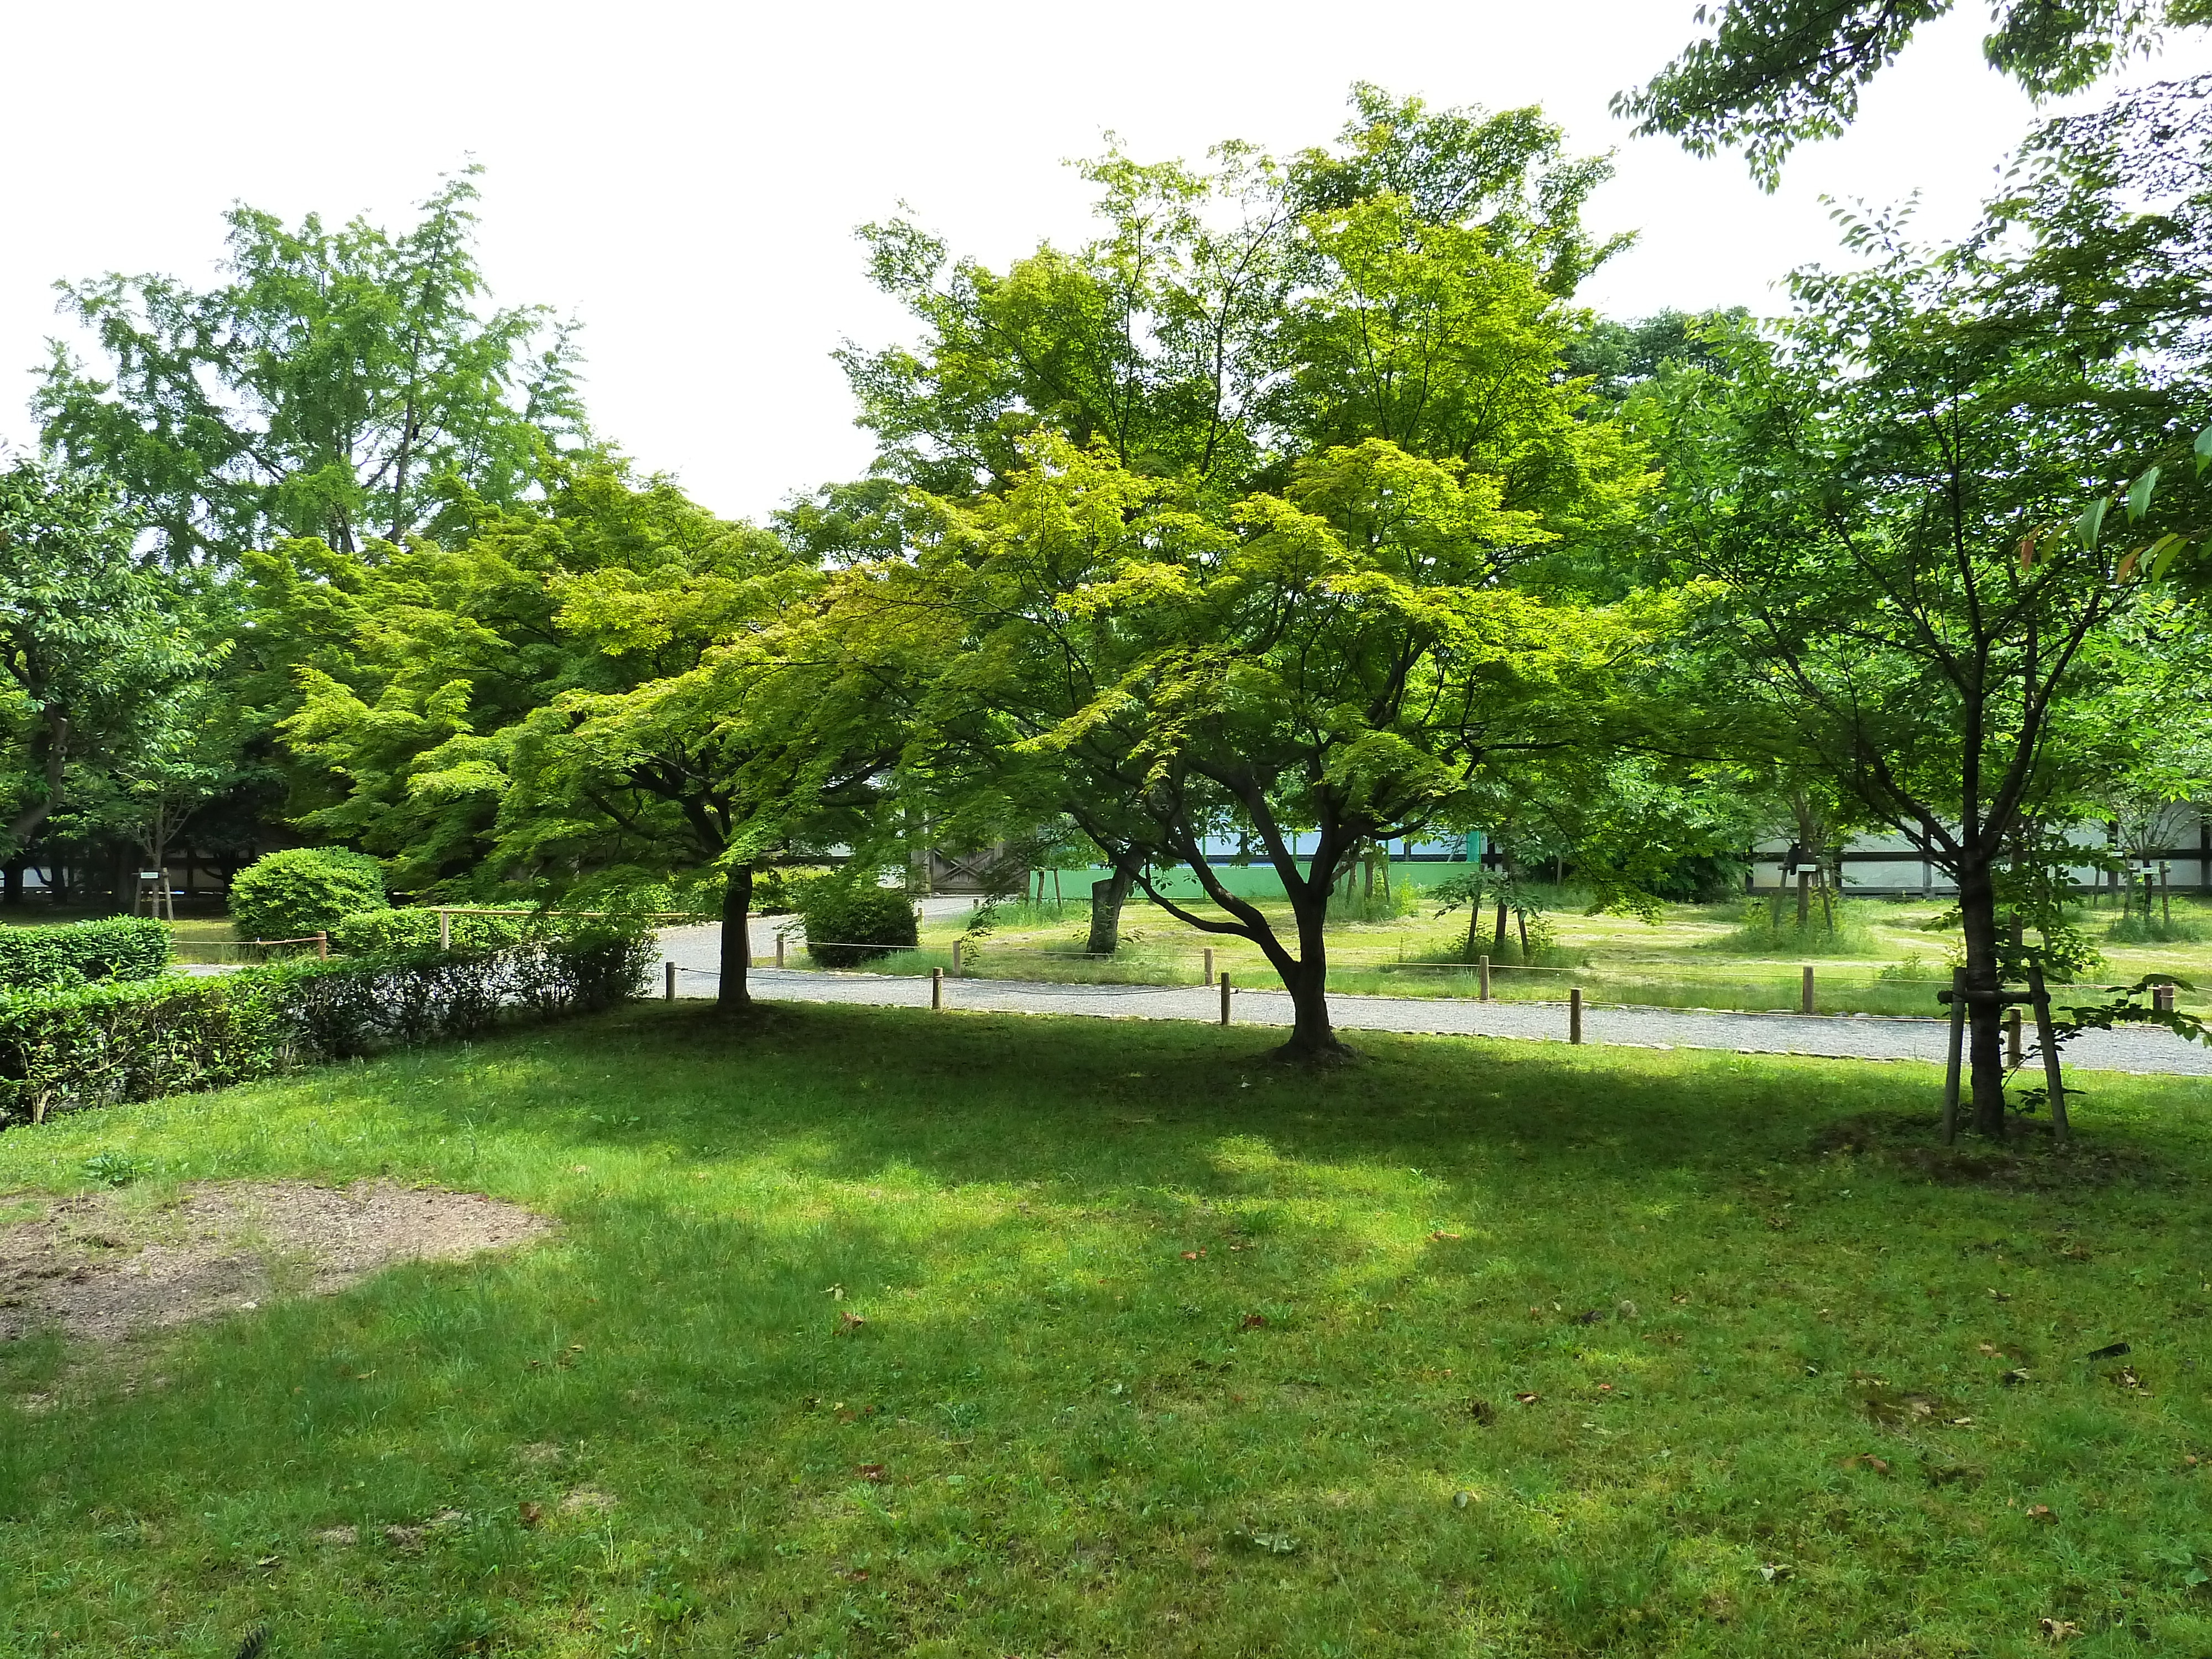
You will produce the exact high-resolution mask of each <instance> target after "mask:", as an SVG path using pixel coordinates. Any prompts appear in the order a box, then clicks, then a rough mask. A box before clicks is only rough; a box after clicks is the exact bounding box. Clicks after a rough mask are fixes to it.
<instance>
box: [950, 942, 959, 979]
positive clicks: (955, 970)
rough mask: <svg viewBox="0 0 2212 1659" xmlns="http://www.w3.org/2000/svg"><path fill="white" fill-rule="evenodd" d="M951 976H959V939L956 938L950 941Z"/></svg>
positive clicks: (956, 977)
mask: <svg viewBox="0 0 2212 1659" xmlns="http://www.w3.org/2000/svg"><path fill="white" fill-rule="evenodd" d="M952 977H953V978H955V979H958V978H959V977H960V941H959V940H958V939H954V940H953V941H952Z"/></svg>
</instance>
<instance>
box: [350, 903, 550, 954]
mask: <svg viewBox="0 0 2212 1659" xmlns="http://www.w3.org/2000/svg"><path fill="white" fill-rule="evenodd" d="M566 920H567V919H566V918H562V917H557V916H544V917H539V916H455V917H454V918H453V922H452V930H453V949H455V950H456V951H501V950H505V949H507V947H509V946H511V945H520V944H522V943H523V942H524V941H525V940H526V939H545V938H566V937H568V936H569V935H570V934H571V933H573V932H574V930H573V928H571V927H567V926H565V925H563V924H564V923H565V921H566ZM330 935H331V950H333V951H343V952H344V953H345V954H346V955H348V956H349V957H358V956H370V955H374V954H377V953H379V952H383V951H435V949H437V948H438V913H437V912H436V911H435V910H419V909H410V910H363V911H362V912H361V913H360V914H359V915H351V916H348V917H347V918H346V919H345V920H344V921H341V922H338V923H337V925H336V926H334V927H331V929H330Z"/></svg>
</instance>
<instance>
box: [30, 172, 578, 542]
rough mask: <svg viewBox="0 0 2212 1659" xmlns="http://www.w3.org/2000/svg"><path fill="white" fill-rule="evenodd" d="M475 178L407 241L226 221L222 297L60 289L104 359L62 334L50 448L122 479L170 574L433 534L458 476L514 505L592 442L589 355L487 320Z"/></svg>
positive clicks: (125, 280) (558, 332) (358, 223)
mask: <svg viewBox="0 0 2212 1659" xmlns="http://www.w3.org/2000/svg"><path fill="white" fill-rule="evenodd" d="M477 172H478V169H477V167H473V166H471V167H466V168H464V169H463V170H462V171H461V172H459V173H456V174H453V175H452V176H450V177H448V178H447V179H446V180H445V181H444V182H443V183H442V184H441V185H440V187H439V188H438V190H437V191H435V193H433V194H432V195H431V197H429V199H428V200H427V201H425V202H424V203H423V204H422V217H421V219H420V220H419V221H418V222H416V224H415V225H414V226H413V227H412V228H410V229H408V230H406V231H404V232H402V233H400V234H396V235H395V234H391V233H389V232H387V231H386V230H384V229H382V228H379V227H377V226H374V225H372V224H370V223H368V222H367V221H365V220H362V219H358V218H356V219H354V220H351V221H349V222H347V223H346V224H344V225H343V226H340V227H338V228H330V227H328V226H326V225H325V223H324V222H323V221H322V220H321V219H320V218H319V216H315V215H313V214H310V215H309V216H307V218H306V219H305V220H304V221H302V222H301V224H300V225H299V226H298V227H297V228H291V227H288V226H286V225H284V224H283V222H281V221H279V220H278V219H276V217H275V216H273V215H270V214H268V213H264V212H261V211H259V210H256V209H253V208H250V207H246V206H243V205H240V206H239V207H236V208H234V209H233V210H231V211H230V212H229V214H228V216H226V222H227V224H228V227H229V234H228V257H227V258H226V260H225V266H226V270H227V272H228V278H229V280H228V281H227V282H224V283H222V284H221V285H219V286H217V287H214V288H210V289H194V288H191V287H190V286H188V285H187V284H185V283H181V282H179V281H178V280H177V279H175V278H173V277H169V276H123V275H121V274H119V273H111V274H109V275H107V276H100V277H96V278H93V279H90V280H88V281H84V282H76V283H61V284H59V287H60V290H61V294H62V306H63V308H64V311H66V312H67V313H70V314H71V315H73V316H74V317H75V318H76V319H77V320H78V321H79V322H81V323H82V324H83V325H85V327H86V328H87V329H88V330H89V331H91V333H92V334H93V336H94V338H95V339H96V340H97V342H98V344H99V354H100V358H101V359H102V360H103V361H101V362H98V363H97V364H95V365H93V366H88V365H87V364H85V363H84V362H81V361H80V360H79V359H78V358H77V357H76V356H75V355H74V353H73V352H72V351H71V350H70V348H69V347H68V346H67V345H65V344H64V343H61V342H59V341H57V342H55V343H54V344H53V346H52V359H51V361H50V362H49V363H48V365H47V368H46V375H45V379H44V381H43V383H42V385H41V386H40V389H39V392H38V396H37V398H36V399H35V404H34V407H35V409H36V411H37V413H38V415H39V417H40V421H41V422H42V427H41V435H42V437H43V440H44V441H45V443H46V446H47V447H49V448H50V449H52V451H54V452H55V453H58V454H59V455H61V456H63V457H64V458H65V459H68V460H69V461H70V463H72V464H73V465H79V466H85V467H94V468H97V469H99V470H100V471H101V472H102V473H104V474H105V475H106V477H109V478H110V479H112V480H113V481H114V483H116V484H117V485H118V487H119V488H120V489H121V490H122V492H123V495H124V498H125V501H126V502H127V503H128V504H129V505H130V506H131V507H132V508H133V509H134V510H135V511H136V512H137V513H138V514H139V516H140V518H141V520H143V524H144V525H145V526H146V528H147V530H148V531H149V532H150V534H151V536H152V537H153V538H154V540H155V544H156V545H157V547H158V550H159V552H160V554H161V556H162V557H163V558H164V559H166V560H167V562H170V563H171V564H173V565H178V566H185V565H210V566H214V567H216V568H228V567H230V566H232V565H234V563H235V562H237V561H238V560H239V559H240V557H241V556H244V555H245V554H246V552H247V551H249V550H252V549H256V548H261V547H265V546H268V545H270V544H272V543H273V542H275V541H276V540H277V539H279V538H283V537H286V536H312V537H318V538H321V539H322V540H324V541H325V542H327V543H328V544H330V545H331V547H332V548H334V549H336V550H339V551H341V552H349V551H352V550H356V549H358V548H359V547H361V546H362V544H364V543H365V542H366V541H367V540H368V538H371V537H382V538H384V539H386V540H387V541H391V542H395V543H396V542H400V541H403V540H404V539H405V538H406V537H408V536H409V535H410V534H412V533H415V532H418V531H428V532H439V531H441V530H442V529H444V528H446V527H447V525H446V523H445V521H444V520H442V519H441V512H442V510H443V509H444V508H445V507H447V504H449V503H450V502H451V501H452V500H453V495H452V492H451V490H450V489H449V488H448V486H449V485H450V483H452V482H453V481H454V480H457V479H458V480H461V481H464V482H465V483H466V484H467V485H468V487H469V489H471V491H472V492H473V493H474V494H475V495H477V497H478V498H480V499H482V500H485V501H492V502H505V501H515V500H519V499H521V498H522V497H523V496H524V495H526V494H528V493H529V492H530V490H531V489H532V485H533V484H534V483H537V482H538V477H539V471H540V467H541V465H542V462H543V459H544V454H545V453H546V452H547V451H548V450H549V449H551V448H559V447H564V446H571V445H574V443H576V442H577V441H580V438H581V436H582V433H583V425H584V416H583V410H582V404H581V402H580V398H579V397H578V395H577V386H576V380H575V374H576V364H577V356H576V351H575V348H574V337H573V331H572V329H571V327H570V326H568V325H563V324H560V323H558V322H556V319H554V318H553V317H552V316H551V315H550V313H548V312H546V311H545V310H544V307H530V306H525V307H509V308H506V309H498V310H488V309H487V308H486V307H485V305H484V300H485V289H484V283H483V273H482V271H481V270H480V269H479V268H478V266H477V258H476V252H475V246H474V240H475V229H476V212H475V203H476V200H477V184H476V179H477Z"/></svg>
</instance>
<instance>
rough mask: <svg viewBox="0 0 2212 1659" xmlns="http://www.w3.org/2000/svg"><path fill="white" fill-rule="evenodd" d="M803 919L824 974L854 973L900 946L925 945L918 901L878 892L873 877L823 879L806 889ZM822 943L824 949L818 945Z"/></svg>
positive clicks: (888, 889)
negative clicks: (828, 970) (833, 970)
mask: <svg viewBox="0 0 2212 1659" xmlns="http://www.w3.org/2000/svg"><path fill="white" fill-rule="evenodd" d="M799 916H800V918H801V920H803V921H805V924H806V954H807V955H808V956H810V957H813V958H814V960H815V961H816V962H817V963H820V964H821V965H822V966H823V967H824V968H851V967H854V966H856V965H858V964H859V963H863V962H872V961H874V960H875V959H876V958H877V957H887V956H889V955H890V953H891V951H892V949H893V948H894V947H895V946H897V945H914V944H917V943H919V942H920V939H921V933H920V931H919V928H918V927H917V925H916V923H915V919H914V901H913V900H911V899H909V898H908V897H907V896H906V894H905V893H904V892H903V891H902V890H900V889H898V888H896V887H878V886H877V885H876V884H875V883H874V881H873V880H872V879H870V878H869V875H868V874H865V873H864V874H862V875H860V876H857V877H855V876H848V875H844V874H839V875H836V876H824V877H823V878H821V879H819V880H817V881H810V882H807V883H805V884H803V885H802V886H801V887H800V889H799ZM817 939H819V940H822V941H823V943H821V944H818V945H817V943H815V941H816V940H817Z"/></svg>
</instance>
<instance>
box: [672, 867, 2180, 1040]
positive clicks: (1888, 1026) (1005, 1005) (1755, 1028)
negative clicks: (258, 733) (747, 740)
mask: <svg viewBox="0 0 2212 1659" xmlns="http://www.w3.org/2000/svg"><path fill="white" fill-rule="evenodd" d="M940 902H942V901H940ZM963 903H964V901H963ZM776 926H777V924H776V922H775V921H763V920H761V919H760V918H755V919H754V921H753V954H754V956H755V957H756V958H759V957H769V956H773V955H774V954H775V933H776ZM660 942H661V948H662V951H663V954H664V955H665V957H666V958H667V959H668V960H669V961H671V962H673V963H676V964H677V967H678V970H679V971H678V975H677V994H678V995H679V996H685V997H711V996H712V995H714V987H715V982H716V978H717V970H718V969H719V968H720V961H721V957H720V948H719V943H718V938H717V934H716V931H715V930H714V928H712V927H671V928H668V929H665V931H663V933H661V935H660ZM750 983H751V987H752V992H753V994H754V995H755V996H757V997H760V998H762V999H763V1000H767V1001H788V1002H858V1003H868V1004H874V1005H878V1006H888V1007H901V1008H926V1007H927V1006H929V981H927V979H922V978H919V977H916V976H914V975H897V974H866V973H823V972H820V971H818V970H815V969H775V968H756V969H753V970H752V975H751V980H750ZM945 1004H946V1006H948V1007H952V1008H972V1009H978V1010H986V1011H990V1012H1004V1013H1023V1014H1078V1015H1090V1016H1092V1017H1096V1018H1109V1019H1188V1020H1209V1021H1210V1020H1214V1019H1218V1018H1219V1017H1220V1008H1221V994H1220V993H1219V992H1218V991H1216V990H1212V989H1210V988H1207V987H1201V986H1191V985H1174V986H1153V985H1050V984H1041V983H1037V982H1035V981H1025V980H1003V979H959V980H951V979H948V980H947V981H945ZM1329 1009H1330V1012H1331V1013H1332V1014H1333V1015H1334V1018H1335V1021H1336V1024H1337V1026H1338V1027H1339V1029H1340V1030H1360V1031H1433V1032H1443V1033H1446V1034H1449V1035H1456V1036H1502V1037H1520V1038H1523V1039H1527V1040H1531V1041H1534V1042H1565V1041H1566V1038H1567V1009H1566V1005H1565V1003H1564V1002H1474V1001H1462V1000H1444V999H1440V998H1428V997H1366V996H1350V995H1344V994H1339V995H1336V996H1333V997H1331V998H1330V999H1329ZM1233 1018H1235V1020H1236V1021H1237V1024H1243V1025H1288V1024H1291V1000H1290V998H1289V996H1287V995H1286V994H1284V993H1283V992H1281V991H1263V990H1249V991H1247V990H1239V991H1237V992H1236V993H1235V1009H1234V1014H1233ZM1945 1036H1946V1031H1945V1027H1944V1023H1943V1022H1942V1021H1941V1020H1937V1019H1909V1018H1893V1017H1890V1016H1885V1015H1875V1014H1843V1015H1820V1014H1809V1015H1808V1014H1739V1013H1728V1012H1717V1011H1711V1010H1705V1009H1691V1008H1632V1007H1617V1006H1602V1005H1595V1004H1593V1005H1590V1006H1586V1007H1585V1008H1584V1009H1583V1041H1584V1042H1592V1043H1610V1044H1614V1045H1621V1046H1629V1047H1636V1048H1724V1049H1733V1050H1734V1051H1735V1052H1736V1053H1738V1054H1818V1055H1823V1056H1827V1057H1831V1058H1835V1059H1842V1060H1928V1061H1930V1062H1933V1063H1935V1064H1938V1065H1940V1064H1942V1060H1943V1047H1944V1039H1945ZM2066 1063H2067V1065H2068V1066H2070V1067H2079V1068H2082V1069H2086V1070H2092V1071H2110V1072H2138V1073H2171V1074H2174V1075H2179V1076H2185V1077H2212V1048H2200V1047H2199V1046H2197V1044H2195V1043H2191V1042H2183V1041H2182V1040H2181V1039H2180V1038H2179V1037H2176V1036H2172V1034H2170V1033H2168V1032H2166V1031H2156V1030H2138V1031H2113V1032H2105V1031H2087V1032H2084V1033H2083V1034H2082V1035H2081V1036H2079V1037H2076V1038H2075V1040H2074V1041H2073V1042H2069V1043H2068V1044H2067V1045H2066Z"/></svg>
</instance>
